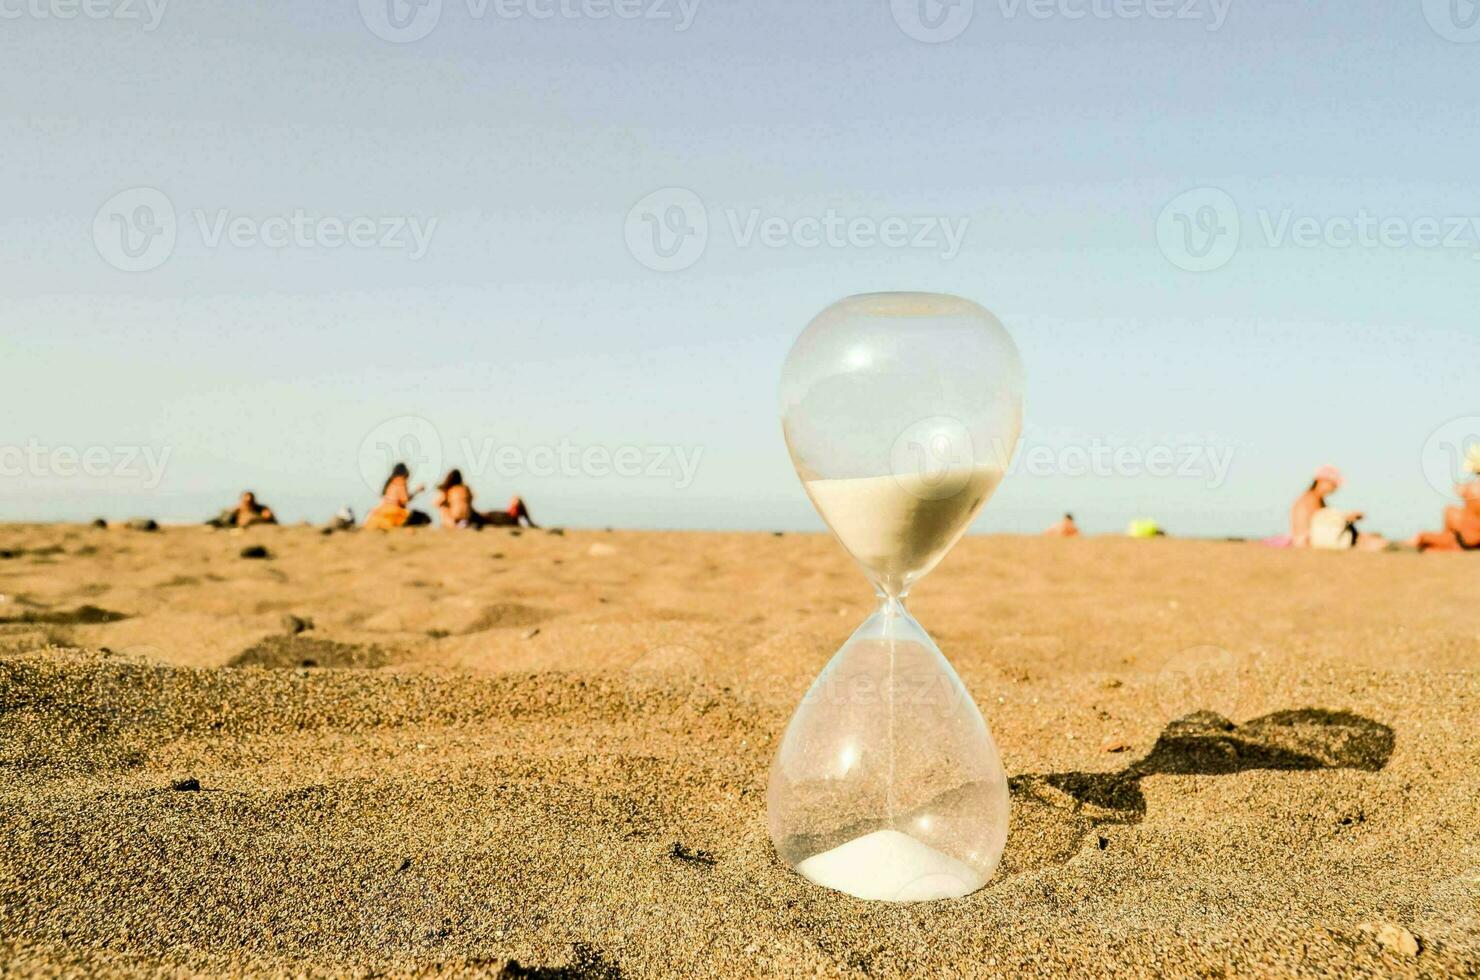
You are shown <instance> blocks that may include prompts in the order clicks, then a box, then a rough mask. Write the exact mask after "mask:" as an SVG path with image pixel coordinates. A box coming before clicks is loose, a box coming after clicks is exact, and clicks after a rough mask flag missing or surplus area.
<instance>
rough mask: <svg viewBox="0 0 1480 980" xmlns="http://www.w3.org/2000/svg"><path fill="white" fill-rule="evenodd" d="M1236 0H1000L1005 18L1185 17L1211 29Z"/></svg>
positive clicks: (1222, 20) (1222, 21)
mask: <svg viewBox="0 0 1480 980" xmlns="http://www.w3.org/2000/svg"><path fill="white" fill-rule="evenodd" d="M1232 6H1233V0H997V7H998V9H999V10H1000V11H1001V13H1002V17H1003V19H1004V20H1015V19H1016V18H1017V17H1018V15H1019V14H1024V13H1026V14H1027V15H1028V16H1029V17H1031V18H1033V19H1034V20H1085V19H1086V18H1088V19H1091V20H1182V21H1199V22H1203V23H1206V24H1207V27H1206V30H1207V31H1209V32H1210V33H1211V32H1212V31H1216V30H1219V29H1221V28H1222V27H1223V25H1224V24H1225V23H1226V22H1227V21H1228V10H1229V8H1230V7H1232Z"/></svg>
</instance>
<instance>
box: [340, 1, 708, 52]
mask: <svg viewBox="0 0 1480 980" xmlns="http://www.w3.org/2000/svg"><path fill="white" fill-rule="evenodd" d="M463 3H464V5H465V6H466V8H467V16H468V18H469V19H470V20H475V21H484V20H488V19H493V20H534V21H548V20H565V21H570V20H596V21H601V20H629V21H633V20H645V21H655V22H658V23H665V24H671V25H672V26H673V30H674V31H675V32H678V33H682V32H683V31H686V30H688V29H689V27H690V25H692V24H693V22H694V15H695V14H696V13H697V12H698V9H699V0H463ZM359 4H360V19H361V20H363V21H364V22H365V26H366V27H368V28H369V29H370V33H372V34H374V35H375V36H376V37H378V38H380V39H381V40H382V41H390V42H392V43H395V44H406V43H408V42H411V41H419V40H421V39H422V38H424V37H426V36H427V35H428V34H430V33H432V31H433V30H434V29H435V28H436V26H437V25H438V24H439V23H440V22H441V20H442V5H443V0H359Z"/></svg>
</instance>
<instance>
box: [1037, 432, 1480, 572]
mask: <svg viewBox="0 0 1480 980" xmlns="http://www.w3.org/2000/svg"><path fill="white" fill-rule="evenodd" d="M1465 468H1466V470H1467V471H1468V472H1469V473H1470V474H1471V475H1472V476H1471V478H1470V479H1469V480H1467V481H1466V482H1464V483H1459V484H1456V485H1455V488H1454V489H1455V492H1456V493H1457V494H1458V495H1459V498H1460V501H1461V503H1460V504H1459V505H1458V506H1451V507H1446V508H1445V509H1444V528H1443V530H1440V531H1423V532H1420V533H1419V534H1416V535H1414V536H1413V537H1412V538H1409V539H1408V540H1407V541H1405V542H1404V543H1403V544H1402V545H1397V544H1395V543H1393V542H1391V541H1389V540H1388V539H1387V538H1385V537H1383V536H1382V535H1380V534H1373V533H1371V532H1368V531H1361V530H1358V528H1357V523H1358V522H1359V521H1361V520H1362V519H1363V518H1364V517H1365V515H1364V514H1363V513H1362V512H1361V511H1355V510H1342V509H1340V508H1336V507H1332V506H1330V505H1329V504H1328V503H1327V502H1326V498H1327V497H1329V496H1330V495H1331V494H1333V493H1335V492H1336V491H1337V490H1340V489H1341V487H1342V484H1344V483H1345V482H1346V481H1345V478H1344V477H1343V476H1342V475H1341V471H1340V470H1338V469H1337V468H1336V467H1334V466H1321V467H1318V468H1317V469H1316V471H1315V474H1314V476H1313V477H1312V479H1311V482H1310V486H1309V487H1307V488H1306V489H1305V492H1303V493H1302V494H1300V496H1299V497H1297V498H1296V499H1295V503H1294V505H1293V506H1291V508H1290V533H1289V534H1282V535H1279V536H1277V537H1273V538H1266V539H1264V541H1262V542H1261V543H1262V544H1265V545H1268V546H1270V547H1273V548H1320V549H1328V550H1337V551H1340V550H1359V551H1387V550H1390V549H1394V548H1399V547H1406V548H1409V549H1412V550H1415V551H1477V550H1480V445H1476V446H1473V447H1471V449H1470V452H1469V455H1468V457H1467V459H1466V463H1465ZM1043 533H1044V534H1045V535H1047V536H1049V537H1055V538H1074V537H1078V536H1079V525H1077V524H1076V523H1075V522H1074V515H1073V514H1065V515H1064V516H1063V518H1062V519H1061V520H1059V521H1056V522H1055V523H1054V524H1052V525H1050V526H1049V527H1048V528H1047V529H1046V530H1045V531H1044V532H1043ZM1127 533H1128V534H1129V535H1130V536H1131V537H1142V538H1144V537H1160V536H1161V535H1162V532H1161V531H1160V529H1159V528H1158V527H1156V525H1155V522H1152V521H1148V520H1145V519H1141V520H1137V521H1132V522H1131V527H1130V530H1129V531H1128V532H1127Z"/></svg>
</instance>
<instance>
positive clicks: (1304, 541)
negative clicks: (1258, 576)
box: [1290, 464, 1388, 551]
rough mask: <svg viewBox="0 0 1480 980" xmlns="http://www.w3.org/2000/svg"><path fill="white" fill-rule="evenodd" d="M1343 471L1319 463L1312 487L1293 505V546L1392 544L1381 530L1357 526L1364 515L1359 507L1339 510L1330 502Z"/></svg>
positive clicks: (1380, 547)
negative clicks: (1368, 530) (1366, 530)
mask: <svg viewBox="0 0 1480 980" xmlns="http://www.w3.org/2000/svg"><path fill="white" fill-rule="evenodd" d="M1345 482H1346V481H1345V479H1344V478H1343V477H1342V475H1341V471H1340V470H1338V469H1337V468H1336V467H1334V466H1331V465H1329V464H1327V465H1325V466H1321V467H1317V469H1316V471H1315V474H1314V476H1313V478H1312V480H1311V483H1310V487H1309V488H1307V489H1306V491H1305V492H1304V493H1302V494H1301V495H1300V496H1299V497H1298V498H1296V500H1295V504H1294V506H1292V507H1291V508H1290V547H1292V548H1328V549H1336V550H1342V549H1348V548H1362V549H1364V550H1371V551H1381V550H1383V549H1385V548H1386V547H1387V546H1388V542H1387V539H1386V538H1384V537H1383V536H1382V535H1380V534H1364V533H1362V532H1360V531H1358V530H1357V521H1360V520H1361V519H1362V517H1363V514H1362V512H1361V511H1358V510H1337V509H1335V508H1333V507H1327V506H1326V497H1327V496H1329V495H1330V494H1333V493H1335V492H1336V491H1337V490H1339V489H1341V485H1342V484H1343V483H1345Z"/></svg>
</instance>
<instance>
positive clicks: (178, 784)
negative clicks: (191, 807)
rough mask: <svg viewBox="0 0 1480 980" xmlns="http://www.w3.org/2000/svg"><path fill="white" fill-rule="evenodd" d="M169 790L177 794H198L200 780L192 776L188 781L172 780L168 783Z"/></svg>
mask: <svg viewBox="0 0 1480 980" xmlns="http://www.w3.org/2000/svg"><path fill="white" fill-rule="evenodd" d="M170 789H172V790H175V791H176V792H178V793H199V792H200V780H199V779H196V778H195V777H194V776H191V777H190V778H188V779H174V780H171V781H170Z"/></svg>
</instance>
